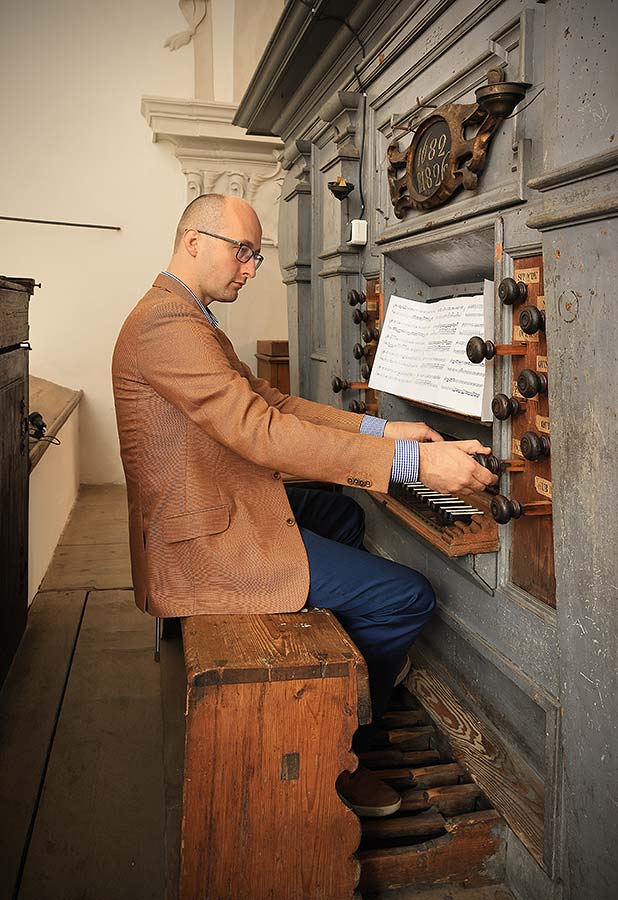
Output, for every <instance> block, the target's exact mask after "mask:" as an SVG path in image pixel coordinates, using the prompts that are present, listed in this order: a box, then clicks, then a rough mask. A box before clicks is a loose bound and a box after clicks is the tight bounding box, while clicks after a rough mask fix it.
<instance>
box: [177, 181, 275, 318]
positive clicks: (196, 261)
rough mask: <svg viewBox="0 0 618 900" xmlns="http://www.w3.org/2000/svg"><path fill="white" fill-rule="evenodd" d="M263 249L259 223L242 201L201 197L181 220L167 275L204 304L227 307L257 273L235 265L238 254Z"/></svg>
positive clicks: (252, 265)
mask: <svg viewBox="0 0 618 900" xmlns="http://www.w3.org/2000/svg"><path fill="white" fill-rule="evenodd" d="M261 243H262V227H261V225H260V220H259V219H258V217H257V214H256V212H255V210H254V209H253V207H252V206H251V205H250V204H249V203H247V202H246V201H245V200H241V199H240V197H231V196H225V195H224V194H202V195H201V196H200V197H196V198H195V200H193V201H192V202H191V203H190V204H189V205H188V206H187V208H186V209H185V211H184V212H183V214H182V216H181V217H180V221H179V222H178V227H177V228H176V239H175V241H174V253H173V256H172V260H171V262H170V265H169V266H168V271H169V272H172V274H175V275H176V276H177V277H178V278H180V280H181V281H184V283H185V284H187V285H190V286H191V289H192V290H194V291H195V293H197V295H198V296H199V297H201V298H207V301H206V302H210V300H220V301H223V302H226V301H227V302H230V301H232V300H235V299H236V296H237V294H238V291H239V290H240V288H241V287H243V285H244V284H245V283H246V281H247V279H249V278H254V277H255V272H256V260H255V259H254V258H253V257H249V259H248V260H242V259H239V258H238V248H239V247H240V245H241V244H242V245H245V247H248V248H250V249H251V250H252V251H254V252H255V253H259V251H260V247H261ZM235 245H236V246H235ZM246 255H247V254H246V251H245V253H244V254H242V256H246ZM208 298H209V299H208Z"/></svg>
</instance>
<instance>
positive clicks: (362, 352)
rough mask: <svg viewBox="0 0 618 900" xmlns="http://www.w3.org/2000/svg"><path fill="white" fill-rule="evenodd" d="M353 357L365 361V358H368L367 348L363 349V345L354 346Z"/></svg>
mask: <svg viewBox="0 0 618 900" xmlns="http://www.w3.org/2000/svg"><path fill="white" fill-rule="evenodd" d="M352 356H353V357H354V359H363V357H365V356H367V347H363V345H362V344H354V346H353V347H352Z"/></svg>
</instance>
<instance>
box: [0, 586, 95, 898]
mask: <svg viewBox="0 0 618 900" xmlns="http://www.w3.org/2000/svg"><path fill="white" fill-rule="evenodd" d="M85 601H86V592H85V591H58V592H56V591H50V592H48V593H46V594H38V595H37V597H36V599H35V601H34V603H33V604H32V606H31V607H30V611H29V615H28V626H27V628H26V631H25V633H24V636H23V638H22V641H21V644H20V645H19V649H18V651H17V654H16V656H15V659H14V660H13V665H12V666H11V669H10V670H9V673H8V675H7V678H6V681H5V682H4V685H3V688H2V691H1V692H0V873H1V875H0V900H12V897H13V895H14V892H15V888H16V885H17V882H18V878H19V872H20V867H21V863H22V856H23V851H24V848H25V847H26V846H27V844H28V839H29V834H30V829H31V826H32V823H33V819H34V815H35V812H36V807H37V802H38V796H39V791H40V789H41V785H42V779H43V777H44V775H45V770H46V765H47V759H48V754H49V750H50V747H51V743H52V740H53V735H54V730H55V727H56V722H57V717H58V712H59V709H60V705H61V702H62V696H63V693H64V688H65V682H66V678H67V674H68V671H69V668H70V665H71V659H72V656H73V650H74V647H75V642H76V640H77V635H78V631H79V624H80V620H81V616H82V612H83V609H84V603H85Z"/></svg>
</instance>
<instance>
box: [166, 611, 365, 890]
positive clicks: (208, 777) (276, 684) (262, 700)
mask: <svg viewBox="0 0 618 900" xmlns="http://www.w3.org/2000/svg"><path fill="white" fill-rule="evenodd" d="M182 625H183V640H184V654H185V665H186V672H187V693H186V706H185V710H186V713H185V714H186V734H185V763H184V791H183V813H182V839H181V875H180V891H179V893H180V898H181V900H209V898H210V900H223V898H230V900H231V898H241V897H251V898H252V900H268V898H281V900H283V898H286V900H300V898H318V897H319V898H321V900H345V898H350V900H351V898H352V895H353V893H354V889H355V886H356V883H357V881H358V877H359V864H358V861H357V860H356V859H355V858H354V851H355V850H356V848H357V847H358V844H359V841H360V825H359V822H358V819H357V818H356V816H355V815H354V813H353V812H352V811H351V810H349V809H347V807H345V806H344V805H343V803H342V802H341V800H339V798H338V796H337V794H336V791H335V781H336V779H337V776H338V775H339V773H340V772H341V771H343V770H344V769H354V768H355V766H356V757H355V756H353V754H352V753H351V752H350V746H351V741H352V735H353V733H354V731H355V730H356V727H357V724H358V723H363V722H366V721H367V720H368V713H369V693H368V683H367V669H366V667H365V664H364V661H363V658H362V657H361V655H360V653H359V652H358V650H357V649H356V647H355V646H354V644H352V642H351V641H350V639H349V638H348V636H347V635H346V633H345V631H344V630H343V628H342V627H341V626H340V625H339V623H338V622H337V620H336V619H335V617H334V616H333V615H332V613H330V612H329V611H327V610H317V609H312V610H309V611H308V612H302V613H285V614H275V615H263V616H257V615H254V616H246V615H212V616H193V617H191V618H188V619H183V620H182Z"/></svg>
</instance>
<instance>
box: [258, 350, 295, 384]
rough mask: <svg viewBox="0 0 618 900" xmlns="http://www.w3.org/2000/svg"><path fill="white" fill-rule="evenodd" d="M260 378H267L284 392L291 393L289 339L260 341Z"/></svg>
mask: <svg viewBox="0 0 618 900" xmlns="http://www.w3.org/2000/svg"><path fill="white" fill-rule="evenodd" d="M255 358H256V359H257V374H258V378H265V379H266V381H268V382H270V384H272V386H273V387H276V388H278V389H279V390H280V391H281V393H282V394H289V393H290V357H289V354H288V342H287V341H258V342H257V353H256V354H255Z"/></svg>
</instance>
